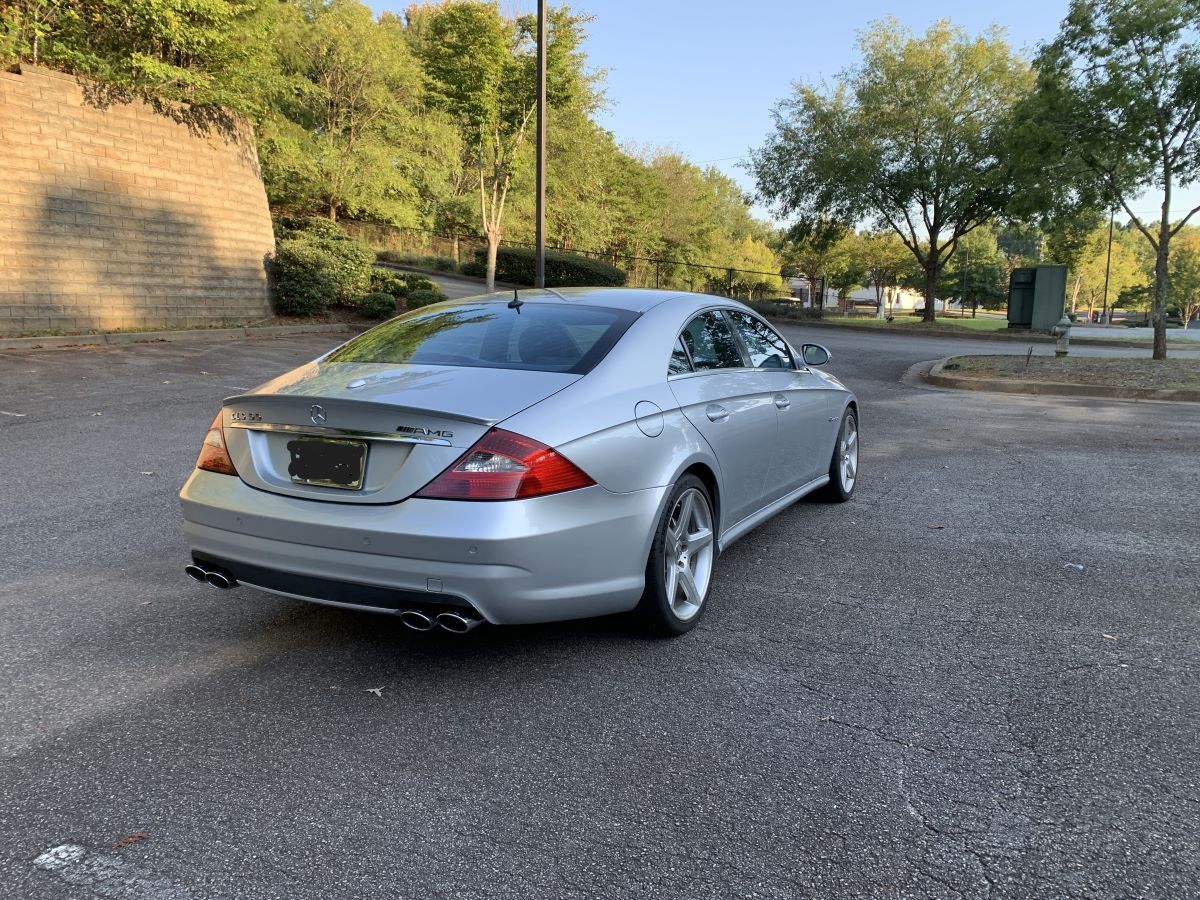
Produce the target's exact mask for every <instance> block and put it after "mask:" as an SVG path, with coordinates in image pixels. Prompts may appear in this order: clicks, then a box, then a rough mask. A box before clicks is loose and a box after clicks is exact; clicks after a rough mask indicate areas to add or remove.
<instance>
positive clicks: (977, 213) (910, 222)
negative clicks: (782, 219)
mask: <svg viewBox="0 0 1200 900" xmlns="http://www.w3.org/2000/svg"><path fill="white" fill-rule="evenodd" d="M859 46H860V49H861V51H862V55H863V59H862V62H861V64H860V65H858V66H857V67H855V68H852V69H850V70H848V71H846V72H845V73H843V74H842V75H841V76H840V77H839V79H838V81H837V83H836V84H835V85H834V86H833V88H832V89H830V90H826V91H823V92H822V91H818V90H816V89H815V88H812V87H808V86H804V85H798V86H797V87H796V89H795V93H794V94H793V96H792V97H790V98H788V99H786V100H784V101H782V102H781V103H780V104H779V105H778V106H776V108H775V111H774V119H775V131H774V133H773V134H772V135H771V136H770V137H769V138H768V140H767V143H766V144H765V145H764V146H763V147H762V148H760V149H759V150H757V151H756V152H755V153H754V154H753V155H752V162H751V167H752V170H753V172H754V175H755V178H756V180H757V182H758V191H759V194H760V196H761V197H762V198H763V199H765V200H767V201H769V202H772V203H774V204H775V205H776V206H777V207H778V209H779V210H780V211H781V212H782V213H783V214H785V215H787V214H792V213H800V214H802V215H804V216H807V217H813V216H821V215H823V216H831V217H834V218H838V219H841V220H843V221H848V222H855V221H860V220H861V219H862V218H864V217H870V218H872V219H874V221H875V224H876V225H877V226H878V227H881V228H889V229H891V230H893V231H895V232H896V234H897V235H899V236H900V239H901V240H902V241H903V242H904V245H905V246H906V247H907V248H908V250H909V251H910V252H911V253H912V254H913V256H914V257H915V258H916V260H917V263H918V264H919V265H920V267H921V269H922V271H923V273H924V276H925V278H924V290H925V320H926V321H928V322H932V321H933V320H934V301H935V299H936V297H937V290H938V279H939V277H940V275H941V271H942V267H943V266H944V265H945V263H946V260H947V259H948V258H949V257H951V256H953V254H954V251H955V248H956V247H957V246H958V242H959V241H960V240H961V239H962V237H963V236H964V235H966V234H969V233H970V232H971V231H973V230H974V229H975V228H978V227H979V226H980V225H982V224H984V223H985V222H987V221H989V220H991V219H992V218H993V217H994V216H996V215H997V213H998V212H1000V211H1002V210H1004V209H1005V207H1006V206H1007V205H1008V203H1009V201H1010V199H1011V197H1012V195H1013V192H1014V189H1015V188H1014V183H1013V179H1012V173H1011V171H1010V169H1009V166H1008V165H1007V163H1006V158H1005V154H1004V149H1005V144H1006V141H1007V135H1008V131H1009V128H1010V125H1011V121H1012V112H1013V109H1014V107H1015V106H1016V104H1017V103H1018V101H1019V100H1020V99H1021V98H1022V97H1023V96H1024V95H1025V94H1026V93H1027V92H1028V91H1029V89H1030V88H1031V87H1032V81H1033V79H1032V75H1031V73H1030V71H1029V67H1028V65H1027V64H1026V63H1025V62H1024V60H1022V59H1021V57H1020V56H1018V55H1017V54H1015V53H1014V52H1013V51H1012V49H1011V48H1010V47H1009V46H1008V44H1007V43H1006V42H1005V41H1004V39H1003V38H1002V37H1001V35H1000V33H999V32H997V31H994V30H993V31H990V32H988V33H987V34H985V35H983V36H982V37H978V38H974V39H971V38H968V37H967V35H966V34H965V33H964V32H963V31H961V30H960V29H957V28H954V27H952V26H951V25H950V24H949V23H948V22H944V21H943V22H938V23H936V24H934V25H933V26H932V27H931V28H930V29H929V31H928V32H926V34H925V35H924V36H923V37H914V36H913V35H912V34H911V33H910V32H908V31H907V30H905V29H904V28H902V27H901V26H900V25H899V24H898V23H896V22H895V21H894V20H889V21H885V22H877V23H875V24H874V25H872V26H871V27H870V28H869V29H868V30H867V31H866V32H864V33H863V35H862V36H861V38H860V40H859Z"/></svg>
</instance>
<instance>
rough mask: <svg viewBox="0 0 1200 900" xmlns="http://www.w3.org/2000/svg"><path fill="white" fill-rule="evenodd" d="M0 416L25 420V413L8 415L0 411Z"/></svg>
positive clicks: (8, 413)
mask: <svg viewBox="0 0 1200 900" xmlns="http://www.w3.org/2000/svg"><path fill="white" fill-rule="evenodd" d="M0 416H16V417H17V418H18V419H23V418H25V413H10V412H5V411H4V410H2V409H0Z"/></svg>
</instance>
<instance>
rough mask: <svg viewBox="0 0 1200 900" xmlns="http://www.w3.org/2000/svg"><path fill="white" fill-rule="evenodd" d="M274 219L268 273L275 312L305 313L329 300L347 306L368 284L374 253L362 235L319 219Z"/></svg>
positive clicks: (326, 306) (313, 311)
mask: <svg viewBox="0 0 1200 900" xmlns="http://www.w3.org/2000/svg"><path fill="white" fill-rule="evenodd" d="M276 224H277V227H278V228H279V229H280V234H281V235H282V237H281V238H280V239H279V241H278V242H277V244H276V252H275V255H274V258H273V259H272V260H270V262H269V265H268V273H269V275H270V278H271V292H272V295H273V297H274V301H275V309H276V311H277V312H279V313H282V314H283V315H292V316H303V315H310V316H311V315H318V314H320V313H323V312H326V311H327V310H328V309H329V307H330V306H353V305H354V301H355V299H356V298H358V297H359V296H360V295H362V294H363V293H365V292H366V291H367V290H368V289H369V288H370V286H371V263H372V262H373V261H374V259H375V253H374V251H372V250H371V248H370V247H368V246H367V245H366V244H364V243H363V242H362V241H357V240H354V239H353V238H350V237H347V236H346V235H344V234H342V233H341V231H340V230H339V229H338V228H337V225H336V224H335V223H333V222H329V221H328V220H325V219H289V218H284V219H280V220H277V223H276ZM300 226H303V227H300Z"/></svg>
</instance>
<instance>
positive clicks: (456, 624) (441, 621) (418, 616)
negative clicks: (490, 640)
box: [400, 609, 483, 634]
mask: <svg viewBox="0 0 1200 900" xmlns="http://www.w3.org/2000/svg"><path fill="white" fill-rule="evenodd" d="M400 621H401V622H403V623H404V624H405V625H407V626H408V627H409V628H411V629H412V630H413V631H432V630H433V629H434V628H435V627H440V628H441V629H442V630H443V631H449V632H450V633H451V634H466V633H467V632H468V631H470V630H471V629H472V628H477V627H479V626H480V625H482V624H483V619H480V618H477V617H475V616H472V615H468V614H464V613H458V612H440V613H437V614H435V615H430V614H429V613H425V612H421V610H419V609H406V610H404V611H403V612H402V613H400Z"/></svg>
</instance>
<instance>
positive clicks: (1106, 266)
mask: <svg viewBox="0 0 1200 900" xmlns="http://www.w3.org/2000/svg"><path fill="white" fill-rule="evenodd" d="M1116 215H1117V211H1116V210H1115V209H1113V210H1111V211H1110V212H1109V214H1108V256H1107V257H1105V259H1104V324H1105V325H1110V324H1112V313H1110V312H1109V311H1108V270H1109V268H1110V267H1111V266H1112V232H1113V218H1114V217H1115V216H1116Z"/></svg>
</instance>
